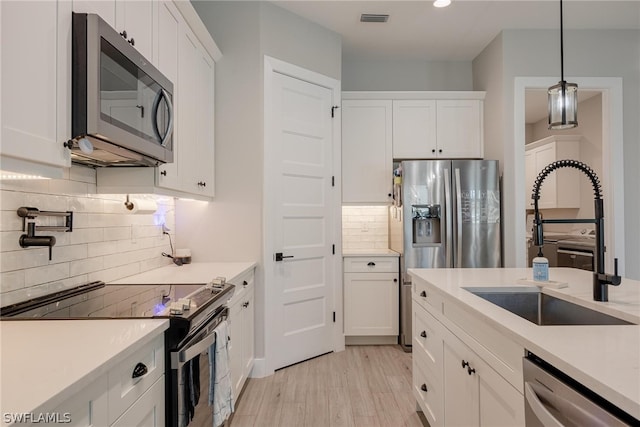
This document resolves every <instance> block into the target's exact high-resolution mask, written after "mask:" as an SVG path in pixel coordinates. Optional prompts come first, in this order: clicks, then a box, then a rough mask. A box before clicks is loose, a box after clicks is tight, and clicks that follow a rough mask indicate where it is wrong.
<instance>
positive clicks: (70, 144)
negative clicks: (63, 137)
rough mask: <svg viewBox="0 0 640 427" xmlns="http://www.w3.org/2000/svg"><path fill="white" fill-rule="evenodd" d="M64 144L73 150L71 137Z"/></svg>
mask: <svg viewBox="0 0 640 427" xmlns="http://www.w3.org/2000/svg"><path fill="white" fill-rule="evenodd" d="M62 146H63V147H66V148H68V149H69V150H71V149H72V148H73V140H71V139H70V140H68V141H67V142H63V143H62Z"/></svg>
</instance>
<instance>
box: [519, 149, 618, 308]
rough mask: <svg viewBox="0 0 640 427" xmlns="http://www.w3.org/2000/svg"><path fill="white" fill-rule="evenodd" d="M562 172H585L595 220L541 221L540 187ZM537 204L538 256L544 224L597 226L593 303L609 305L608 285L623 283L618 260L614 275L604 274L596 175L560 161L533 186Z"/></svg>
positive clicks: (577, 164) (575, 163) (535, 236)
mask: <svg viewBox="0 0 640 427" xmlns="http://www.w3.org/2000/svg"><path fill="white" fill-rule="evenodd" d="M560 168H575V169H578V170H579V171H581V172H583V173H584V174H585V175H587V177H588V178H589V179H590V180H591V184H592V185H593V192H594V196H595V197H594V207H595V218H594V219H541V218H540V212H539V210H538V200H539V199H540V186H541V185H542V182H543V181H544V180H545V178H546V177H547V176H548V175H549V174H550V173H551V172H553V171H555V170H556V169H560ZM531 198H532V199H533V204H534V210H535V212H534V215H535V218H534V220H533V225H534V230H535V232H534V233H533V244H534V245H536V246H538V247H539V250H538V252H539V253H540V254H541V253H542V246H543V244H544V243H543V242H544V237H543V235H542V225H543V224H585V223H590V224H595V226H596V254H595V255H596V259H595V261H596V270H595V272H594V273H593V299H594V301H608V300H609V295H608V287H607V286H608V285H614V286H618V285H619V284H620V282H621V280H622V279H621V278H620V276H618V259H617V258H616V259H615V260H614V264H615V267H614V269H615V273H614V274H613V275H611V274H607V273H605V272H604V252H605V246H604V205H603V202H602V194H601V193H600V180H599V179H598V177H597V175H596V174H595V172H594V171H593V170H592V169H591V168H590V167H589V166H587V165H586V164H584V163H582V162H579V161H577V160H558V161H555V162H553V163H551V164H550V165H547V166H546V167H545V168H544V169H542V171H541V172H540V173H539V174H538V177H537V178H536V181H535V183H534V185H533V194H532V195H531Z"/></svg>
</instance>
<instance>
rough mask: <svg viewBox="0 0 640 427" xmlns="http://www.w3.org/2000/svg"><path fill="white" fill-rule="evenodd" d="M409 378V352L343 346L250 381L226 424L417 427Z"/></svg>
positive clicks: (418, 419)
mask: <svg viewBox="0 0 640 427" xmlns="http://www.w3.org/2000/svg"><path fill="white" fill-rule="evenodd" d="M411 378H412V377H411V353H405V352H403V351H402V349H401V348H400V346H347V349H346V350H345V351H342V352H339V353H330V354H326V355H324V356H320V357H317V358H315V359H312V360H309V361H306V362H303V363H300V364H297V365H294V366H290V367H288V368H285V369H281V370H279V371H277V372H276V373H275V374H274V375H272V376H270V377H266V378H250V379H249V380H248V381H247V384H246V385H245V389H244V391H243V392H242V395H241V396H240V399H239V401H238V403H237V405H236V412H235V414H234V415H233V418H231V420H230V423H229V425H230V426H232V427H244V426H254V427H262V426H282V427H298V426H299V427H303V426H309V427H310V426H317V427H333V426H336V427H337V426H350V427H356V426H362V427H395V426H408V427H413V426H415V427H422V426H423V425H427V424H426V421H425V422H424V423H423V422H422V421H421V419H424V418H423V417H422V415H420V416H419V415H418V413H417V412H416V403H415V399H414V398H413V396H412V394H411V382H412V380H411Z"/></svg>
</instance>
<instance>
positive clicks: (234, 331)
mask: <svg viewBox="0 0 640 427" xmlns="http://www.w3.org/2000/svg"><path fill="white" fill-rule="evenodd" d="M229 338H230V341H229V369H230V371H231V384H232V385H233V399H234V400H235V401H237V400H238V395H239V394H240V391H241V390H242V379H243V378H242V342H243V341H244V337H243V335H242V300H237V301H236V302H235V303H234V304H233V305H231V306H229Z"/></svg>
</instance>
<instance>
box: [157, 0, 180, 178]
mask: <svg viewBox="0 0 640 427" xmlns="http://www.w3.org/2000/svg"><path fill="white" fill-rule="evenodd" d="M179 30H180V13H179V12H178V9H176V7H175V5H174V4H173V2H172V1H162V2H160V4H159V5H158V37H157V44H158V58H157V61H156V62H157V65H158V70H160V72H161V73H162V74H164V75H165V76H166V77H167V78H168V79H169V80H171V82H173V83H174V85H175V86H174V91H173V101H174V105H177V101H176V99H177V97H178V96H179V95H180V93H179V92H180V88H179V86H178V85H177V83H178V43H179V38H178V34H179V33H178V31H179ZM178 127H179V124H178V123H177V121H174V128H173V163H165V164H162V165H160V166H158V167H157V171H156V173H157V176H156V182H157V185H158V187H162V188H170V189H174V190H178V189H180V179H179V178H178V174H179V172H180V171H179V169H178V165H179V163H180V141H179V138H178V136H179V133H178V131H177V128H178Z"/></svg>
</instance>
